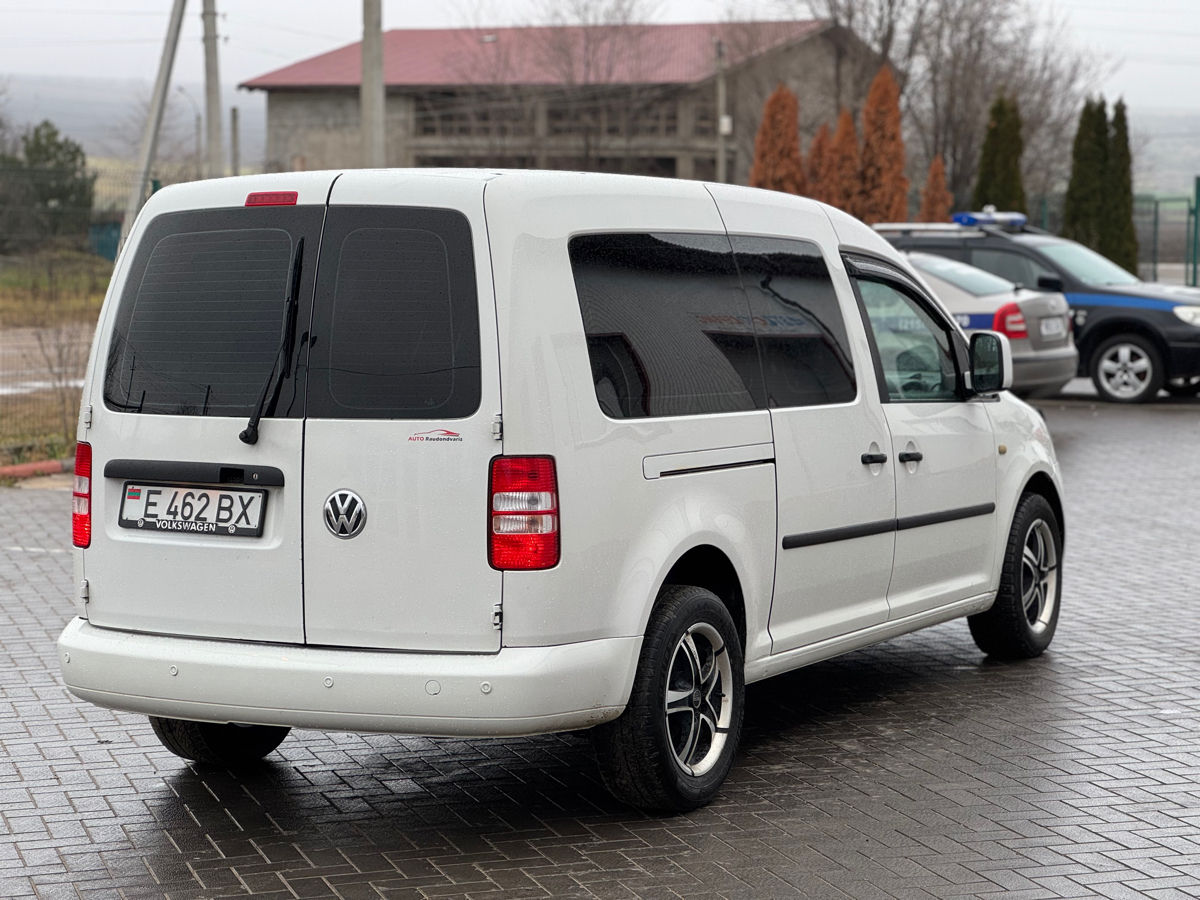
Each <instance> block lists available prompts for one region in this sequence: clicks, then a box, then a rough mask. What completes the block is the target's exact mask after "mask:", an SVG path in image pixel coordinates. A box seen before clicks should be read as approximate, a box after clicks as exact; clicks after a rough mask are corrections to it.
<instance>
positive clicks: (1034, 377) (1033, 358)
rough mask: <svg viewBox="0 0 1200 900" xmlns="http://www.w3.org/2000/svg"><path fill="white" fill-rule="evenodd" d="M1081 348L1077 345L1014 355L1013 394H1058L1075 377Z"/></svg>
mask: <svg viewBox="0 0 1200 900" xmlns="http://www.w3.org/2000/svg"><path fill="white" fill-rule="evenodd" d="M1078 368H1079V351H1078V350H1077V349H1076V348H1075V347H1074V346H1067V347H1064V348H1062V349H1061V350H1051V351H1041V352H1038V353H1029V354H1023V355H1021V356H1017V355H1014V356H1013V386H1012V389H1013V393H1016V394H1033V395H1048V394H1054V393H1057V392H1058V390H1059V389H1060V388H1061V387H1062V386H1063V385H1065V384H1066V383H1067V382H1068V381H1070V380H1071V379H1072V378H1074V377H1075V373H1076V371H1077V370H1078Z"/></svg>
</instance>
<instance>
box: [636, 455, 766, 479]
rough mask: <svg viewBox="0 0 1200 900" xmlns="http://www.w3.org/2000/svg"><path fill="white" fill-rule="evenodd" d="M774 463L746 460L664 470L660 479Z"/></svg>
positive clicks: (762, 460)
mask: <svg viewBox="0 0 1200 900" xmlns="http://www.w3.org/2000/svg"><path fill="white" fill-rule="evenodd" d="M773 462H775V460H773V459H747V460H743V461H741V462H732V463H720V464H717V465H712V466H692V467H691V468H688V469H664V470H663V472H662V475H661V476H660V477H662V478H666V477H667V476H669V475H695V474H696V473H697V472H720V471H721V470H723V469H744V468H746V467H747V466H765V465H770V464H771V463H773Z"/></svg>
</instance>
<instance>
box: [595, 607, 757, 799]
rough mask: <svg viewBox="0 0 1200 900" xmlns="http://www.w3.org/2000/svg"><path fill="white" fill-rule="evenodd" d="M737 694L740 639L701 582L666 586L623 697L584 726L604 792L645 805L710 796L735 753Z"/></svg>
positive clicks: (742, 691) (741, 684)
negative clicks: (617, 706) (597, 722)
mask: <svg viewBox="0 0 1200 900" xmlns="http://www.w3.org/2000/svg"><path fill="white" fill-rule="evenodd" d="M744 694H745V684H744V680H743V673H742V646H741V643H740V642H739V640H738V634H737V629H736V628H735V627H734V624H733V620H732V619H731V618H730V615H729V610H727V609H726V608H725V604H723V603H722V602H721V601H720V600H719V599H718V598H717V597H716V595H714V594H713V593H711V592H710V591H707V590H704V589H703V588H699V587H691V586H679V585H673V586H669V587H666V588H664V589H663V593H662V595H661V597H660V599H659V604H658V607H657V608H656V609H655V612H654V615H653V616H652V617H651V620H650V625H649V627H648V628H647V629H646V637H645V640H644V642H643V643H642V653H641V657H640V659H639V661H638V669H637V673H636V675H635V677H634V683H633V691H632V693H631V695H630V698H629V705H628V706H627V707H626V708H625V712H624V713H622V714H621V716H620V718H618V719H616V720H615V721H613V722H609V723H608V724H606V725H601V726H599V727H597V728H595V729H593V731H592V739H593V745H594V747H595V749H596V757H597V761H598V763H599V765H600V774H601V776H602V777H603V779H604V783H605V785H606V786H607V787H608V789H609V791H611V792H612V794H613V796H615V797H616V798H617V799H618V800H622V801H624V802H625V803H628V804H629V805H630V806H635V807H637V808H639V809H647V810H664V811H671V812H683V811H686V810H689V809H695V808H696V807H699V806H703V805H704V804H705V803H708V802H709V801H710V800H712V798H713V797H714V796H716V793H717V791H718V790H719V789H720V787H721V783H722V782H723V781H724V780H725V776H726V775H727V774H728V772H729V769H730V766H732V764H733V757H734V754H735V753H736V752H737V746H738V741H739V739H740V738H741V733H742V715H743V699H744Z"/></svg>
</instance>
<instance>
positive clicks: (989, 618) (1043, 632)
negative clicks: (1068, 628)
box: [967, 494, 1063, 659]
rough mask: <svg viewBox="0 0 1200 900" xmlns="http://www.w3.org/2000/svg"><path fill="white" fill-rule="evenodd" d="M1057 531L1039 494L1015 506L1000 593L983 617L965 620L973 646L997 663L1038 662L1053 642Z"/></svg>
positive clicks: (1051, 511) (1059, 585) (1050, 510)
mask: <svg viewBox="0 0 1200 900" xmlns="http://www.w3.org/2000/svg"><path fill="white" fill-rule="evenodd" d="M1062 546H1063V539H1062V526H1061V525H1060V524H1059V522H1058V516H1056V515H1055V514H1054V509H1053V507H1051V506H1050V504H1049V502H1048V501H1047V500H1046V498H1045V497H1043V496H1041V495H1040V494H1025V495H1023V496H1022V497H1021V502H1020V503H1018V504H1017V512H1016V515H1014V516H1013V523H1012V528H1011V529H1010V530H1009V533H1008V544H1007V545H1006V546H1005V550H1004V568H1003V569H1002V570H1001V572H1000V590H999V591H998V592H997V594H996V602H995V603H993V604H992V608H991V609H989V610H987V611H986V612H981V613H978V614H977V615H974V616H970V617H968V619H967V624H968V625H969V626H970V628H971V637H973V638H974V639H975V644H976V646H978V647H979V649H980V650H982V651H983V652H984V653H986V654H988V655H989V656H994V657H996V658H998V659H1031V658H1033V657H1035V656H1040V655H1041V654H1042V652H1043V651H1045V649H1046V648H1047V647H1049V646H1050V642H1051V641H1052V640H1053V639H1054V631H1055V629H1056V628H1057V627H1058V608H1059V600H1060V598H1061V597H1062V579H1061V578H1060V577H1059V575H1060V574H1061V571H1062V568H1061V567H1062Z"/></svg>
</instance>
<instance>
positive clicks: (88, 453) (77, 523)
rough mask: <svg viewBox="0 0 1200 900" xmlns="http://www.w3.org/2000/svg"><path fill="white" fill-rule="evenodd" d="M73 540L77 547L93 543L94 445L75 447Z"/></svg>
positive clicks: (72, 502) (80, 443) (78, 445)
mask: <svg viewBox="0 0 1200 900" xmlns="http://www.w3.org/2000/svg"><path fill="white" fill-rule="evenodd" d="M71 540H72V542H73V543H74V544H75V546H76V547H88V546H90V545H91V543H92V445H91V444H85V443H84V442H83V441H80V442H79V443H78V444H76V445H75V484H74V486H73V487H72V488H71Z"/></svg>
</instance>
